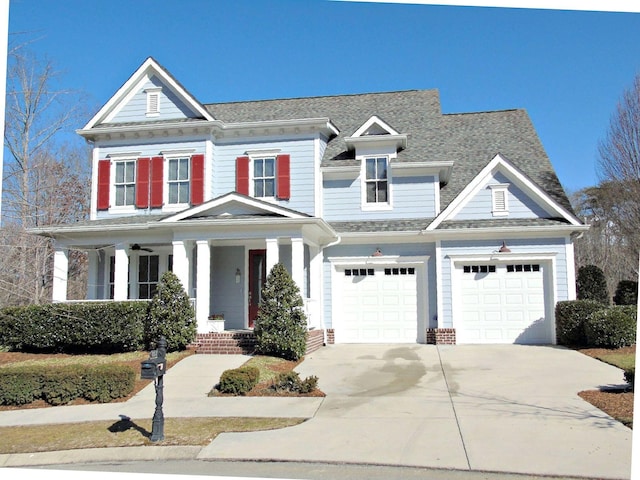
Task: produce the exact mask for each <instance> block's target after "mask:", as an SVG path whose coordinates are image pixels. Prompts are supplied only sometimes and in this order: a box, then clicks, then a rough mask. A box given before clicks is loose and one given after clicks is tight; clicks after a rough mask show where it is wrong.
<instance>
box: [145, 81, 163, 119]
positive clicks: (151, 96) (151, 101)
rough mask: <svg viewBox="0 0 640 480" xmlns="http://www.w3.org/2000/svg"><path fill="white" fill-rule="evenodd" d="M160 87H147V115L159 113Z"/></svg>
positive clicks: (151, 115) (152, 115)
mask: <svg viewBox="0 0 640 480" xmlns="http://www.w3.org/2000/svg"><path fill="white" fill-rule="evenodd" d="M161 90H162V89H161V88H160V87H158V88H148V89H146V90H145V92H146V94H147V117H154V116H157V115H160V92H161Z"/></svg>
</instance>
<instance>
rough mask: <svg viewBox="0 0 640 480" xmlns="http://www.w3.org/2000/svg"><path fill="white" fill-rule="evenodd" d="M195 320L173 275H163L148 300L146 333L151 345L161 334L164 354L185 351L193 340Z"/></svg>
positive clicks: (170, 273) (184, 293)
mask: <svg viewBox="0 0 640 480" xmlns="http://www.w3.org/2000/svg"><path fill="white" fill-rule="evenodd" d="M196 329H197V326H196V317H195V312H194V310H193V306H192V305H191V301H190V300H189V296H188V295H187V292H185V291H184V288H183V287H182V283H180V280H179V279H178V277H177V276H176V274H175V273H173V272H165V273H164V274H163V275H162V278H161V279H160V283H158V291H157V292H156V294H155V295H154V297H153V299H152V300H151V304H150V306H149V316H148V319H147V326H146V332H145V342H146V344H147V345H150V344H151V343H152V342H155V341H156V340H157V339H158V337H160V336H161V335H163V336H164V337H165V338H166V339H167V351H168V352H174V351H176V350H184V349H185V348H186V346H187V345H188V344H190V343H191V342H193V340H194V339H195V338H196Z"/></svg>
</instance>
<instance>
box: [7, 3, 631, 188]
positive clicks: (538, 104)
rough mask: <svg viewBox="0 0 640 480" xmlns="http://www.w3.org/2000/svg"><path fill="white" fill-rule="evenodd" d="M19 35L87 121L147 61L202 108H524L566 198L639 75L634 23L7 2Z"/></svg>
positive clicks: (589, 15) (460, 12)
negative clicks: (339, 103)
mask: <svg viewBox="0 0 640 480" xmlns="http://www.w3.org/2000/svg"><path fill="white" fill-rule="evenodd" d="M18 32H27V33H26V36H28V37H30V38H38V39H39V40H38V41H36V42H34V43H33V49H35V50H36V51H37V52H38V53H41V54H43V55H46V56H48V57H49V58H51V59H52V60H53V61H54V62H55V64H56V65H57V67H58V68H59V69H60V70H62V71H63V73H64V74H63V77H62V79H61V81H62V83H63V85H64V86H65V87H67V88H72V89H78V90H82V91H84V92H86V93H87V94H88V96H89V99H90V103H91V110H92V113H93V112H95V111H96V110H97V109H98V108H99V107H100V106H101V105H103V104H104V103H105V102H106V101H108V100H109V98H110V96H111V95H113V93H115V91H116V90H117V89H118V88H119V87H120V86H121V85H122V84H123V83H124V82H125V81H126V80H127V78H128V77H129V76H130V75H131V74H132V73H133V72H134V70H135V69H136V68H137V67H138V66H139V65H140V64H141V63H142V62H143V61H144V59H145V58H146V57H148V56H153V57H155V58H156V60H158V61H159V62H160V63H161V64H162V65H163V66H165V67H166V68H167V69H168V70H169V71H170V72H171V73H172V74H173V75H174V76H175V77H176V78H177V79H178V80H179V81H180V82H181V83H182V84H183V85H184V86H185V87H186V88H187V90H189V91H190V92H191V93H192V94H193V95H194V96H195V97H196V98H197V99H198V100H200V101H201V102H203V103H210V102H219V101H235V100H257V99H269V98H285V97H299V96H316V95H333V94H349V93H363V92H373V91H394V90H406V89H430V88H437V89H438V90H439V92H440V99H441V104H442V110H443V112H444V113H456V112H471V111H485V110H500V109H510V108H524V109H526V110H527V111H528V112H529V115H530V116H531V118H532V120H533V123H534V125H535V127H536V129H537V131H538V134H539V135H540V138H541V140H542V142H543V144H544V146H545V148H546V150H547V153H548V154H549V156H550V158H551V161H552V163H553V164H554V166H555V168H556V170H557V172H558V175H559V177H560V180H561V182H562V183H563V185H564V186H565V188H566V189H568V190H576V189H579V188H582V187H585V186H589V185H593V184H595V183H597V176H596V169H595V160H596V157H597V144H598V141H599V140H600V139H601V138H603V136H604V135H605V133H606V130H607V126H608V124H609V119H610V116H611V114H612V113H613V111H614V110H615V107H616V103H617V101H618V99H619V98H620V96H621V94H622V92H623V90H624V89H625V88H628V87H629V86H630V85H631V83H632V80H633V77H634V76H635V75H636V74H638V73H640V14H639V13H607V12H584V11H559V10H534V9H518V8H493V7H454V6H434V5H412V4H381V3H348V2H329V1H325V0H307V1H299V0H269V1H266V0H234V1H226V0H224V1H212V0H208V1H207V0H180V1H178V0H136V1H133V2H132V1H130V0H93V1H90V2H89V1H86V0H65V1H60V0H11V4H10V13H9V33H10V41H13V38H16V35H15V34H16V33H18ZM12 37H13V38H12ZM77 127H78V128H80V127H82V125H77Z"/></svg>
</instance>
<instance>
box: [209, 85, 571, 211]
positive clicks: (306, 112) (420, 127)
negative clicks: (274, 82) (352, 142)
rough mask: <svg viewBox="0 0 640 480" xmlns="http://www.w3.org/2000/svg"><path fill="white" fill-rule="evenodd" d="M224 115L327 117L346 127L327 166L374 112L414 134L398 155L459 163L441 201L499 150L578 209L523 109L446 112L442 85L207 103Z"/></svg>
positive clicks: (341, 160)
mask: <svg viewBox="0 0 640 480" xmlns="http://www.w3.org/2000/svg"><path fill="white" fill-rule="evenodd" d="M205 107H206V108H207V110H208V111H209V112H210V113H211V114H212V115H213V116H214V117H215V118H217V119H219V120H222V121H225V122H243V121H260V120H291V119H297V118H321V117H328V118H329V119H331V121H332V122H333V123H334V124H335V125H336V126H337V127H338V128H339V129H340V134H339V135H338V136H337V137H335V138H332V139H330V141H329V143H328V145H327V148H326V150H325V152H324V157H323V159H322V166H323V167H327V166H347V165H353V164H354V163H355V159H354V152H353V151H349V150H348V149H347V146H346V144H345V141H344V138H345V137H347V136H351V135H352V134H353V133H354V132H355V131H356V130H357V129H358V128H359V127H360V126H361V125H362V124H363V123H365V122H366V121H367V120H368V119H369V118H370V117H371V116H372V115H377V116H378V117H380V118H382V119H384V121H385V122H387V123H388V124H389V125H391V126H392V127H393V128H395V129H396V130H397V131H399V132H400V133H403V134H408V135H409V140H408V145H407V148H406V149H405V150H403V151H401V152H400V153H399V154H398V159H397V161H398V162H428V161H438V162H440V161H447V160H452V161H453V162H454V167H453V171H452V174H451V179H450V181H449V183H448V184H447V185H446V186H445V187H444V188H443V189H442V191H441V205H442V208H443V209H444V208H446V206H447V205H448V204H449V203H450V202H451V201H452V200H453V199H454V198H455V197H456V196H457V195H458V194H459V193H460V192H461V191H462V189H463V188H464V187H465V186H466V185H467V184H468V183H469V182H470V181H471V180H472V179H473V178H474V177H475V176H476V175H477V174H478V173H479V172H480V170H482V168H483V167H484V166H486V164H487V163H489V162H490V161H491V159H493V158H494V157H495V156H496V155H497V154H501V155H502V156H504V157H505V158H507V159H508V160H509V161H511V162H512V163H513V165H514V166H516V167H517V168H518V169H520V170H521V171H522V172H523V173H524V174H525V175H527V176H528V177H529V178H530V179H531V180H533V181H534V182H535V183H536V184H538V185H539V186H540V187H541V188H542V189H543V190H545V191H546V192H547V193H548V194H549V195H550V196H551V197H552V198H553V199H554V200H556V201H557V202H558V203H559V204H560V205H562V206H563V207H564V208H566V209H567V210H569V211H570V212H572V209H571V205H570V203H569V200H568V199H567V196H566V194H565V192H564V190H563V188H562V186H561V185H560V182H559V180H558V178H557V176H556V174H555V172H554V170H553V167H552V165H551V162H550V161H549V158H548V157H547V154H546V153H545V151H544V148H543V146H542V144H541V142H540V139H539V138H538V135H537V133H536V132H535V130H534V128H533V125H532V124H531V120H530V119H529V116H528V114H527V113H526V111H524V110H503V111H494V112H479V113H457V114H444V115H443V114H442V113H441V111H440V100H439V95H438V91H437V90H408V91H401V92H385V93H367V94H360V95H337V96H327V97H309V98H293V99H278V100H261V101H250V102H234V103H215V104H207V105H205Z"/></svg>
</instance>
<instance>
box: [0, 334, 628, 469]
mask: <svg viewBox="0 0 640 480" xmlns="http://www.w3.org/2000/svg"><path fill="white" fill-rule="evenodd" d="M246 360H247V357H245V356H241V355H237V356H214V355H196V356H191V357H188V358H187V359H185V360H183V361H181V362H180V363H179V364H177V365H176V366H175V367H173V368H172V369H171V370H170V371H169V372H168V374H167V375H166V376H165V406H164V414H165V417H187V416H260V417H278V416H287V417H302V418H309V419H310V420H308V421H306V422H304V423H302V424H300V425H298V426H295V427H291V428H287V429H283V430H273V431H265V432H251V433H227V434H222V435H220V436H219V437H218V438H216V439H215V440H214V441H213V442H212V443H211V444H210V445H208V446H207V447H204V448H202V449H190V448H182V449H172V448H170V447H144V448H138V449H110V450H111V452H107V451H106V450H105V449H102V450H101V451H100V453H99V454H98V453H97V452H92V451H76V452H65V454H64V455H63V458H64V461H63V462H69V463H72V462H87V461H91V460H90V459H91V458H92V457H93V456H95V455H97V457H96V459H97V460H100V461H107V460H108V459H107V458H105V455H106V456H107V457H108V456H109V453H110V454H112V455H115V456H116V457H117V458H115V460H125V459H130V460H134V459H139V458H143V459H144V458H146V457H148V456H149V455H151V456H155V455H160V456H161V458H185V456H192V458H193V457H194V456H195V457H196V458H199V459H203V460H205V459H225V460H233V459H242V460H245V459H250V460H284V461H292V460H297V461H308V462H314V461H315V462H348V463H361V464H384V465H407V466H419V467H431V468H450V469H460V470H481V471H495V472H513V473H528V474H538V475H564V476H583V477H592V478H593V477H598V478H620V479H625V478H629V475H630V461H631V430H629V429H628V428H626V427H624V426H622V425H621V424H619V423H618V422H615V421H614V420H613V419H611V418H610V417H608V416H607V415H605V414H603V413H602V412H601V411H600V410H598V409H596V408H594V407H592V406H591V405H590V404H588V403H587V402H584V401H583V400H581V399H580V398H579V397H578V396H577V395H576V393H577V392H578V391H580V390H586V389H593V388H597V387H598V386H600V385H612V384H620V383H622V372H621V371H620V370H619V369H617V368H614V367H611V366H608V365H605V364H603V363H601V362H598V361H596V360H593V359H590V358H588V357H586V356H584V355H581V354H579V353H577V352H574V351H571V350H566V349H563V348H555V347H526V346H517V345H508V346H439V347H436V346H430V345H406V346H399V345H394V346H392V345H386V346H385V345H379V346H376V345H333V346H328V347H325V348H322V349H320V350H318V351H316V352H314V353H312V354H310V355H309V356H308V357H307V358H306V359H305V361H304V362H303V363H302V364H301V365H300V366H299V367H298V371H299V372H300V374H301V376H302V377H305V376H308V375H317V376H318V377H319V379H320V380H319V386H320V388H321V389H322V390H323V391H324V392H325V393H326V394H327V396H326V397H325V398H324V399H322V398H256V397H249V398H221V397H215V398H213V397H211V398H210V397H206V393H207V392H208V391H209V390H210V389H211V387H212V386H213V385H214V384H215V383H217V381H218V379H219V376H220V374H221V373H222V371H224V370H226V369H227V368H234V367H237V366H239V365H241V364H242V363H244V362H245V361H246ZM154 396H155V392H154V391H153V388H152V386H150V387H147V388H146V389H145V390H143V391H142V392H140V393H139V394H138V395H137V396H136V397H134V398H133V399H131V400H129V401H128V402H125V403H120V404H109V405H88V406H76V407H55V408H47V409H41V410H22V411H11V412H0V426H1V425H26V424H37V423H60V422H70V421H85V420H98V419H103V420H108V419H113V420H114V421H117V420H118V419H119V415H126V416H128V417H130V418H132V419H137V418H149V417H151V416H152V414H153V409H154V402H153V399H154ZM114 450H115V451H114ZM159 452H161V453H159ZM47 455H48V458H46V460H47V461H45V460H44V458H45V457H47ZM57 456H58V457H60V454H59V453H58V454H57ZM174 456H175V457H174ZM37 457H38V455H28V456H27V455H23V456H20V455H0V466H2V465H4V466H25V465H30V464H31V465H33V464H34V463H38V462H39V460H38V459H37ZM52 457H53V455H52V454H42V456H41V457H40V458H42V459H43V460H40V464H48V463H63V462H60V461H51V460H52ZM123 457H124V458H123ZM111 460H114V458H111ZM29 462H31V463H29Z"/></svg>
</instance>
